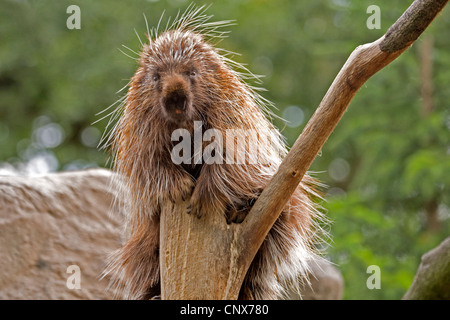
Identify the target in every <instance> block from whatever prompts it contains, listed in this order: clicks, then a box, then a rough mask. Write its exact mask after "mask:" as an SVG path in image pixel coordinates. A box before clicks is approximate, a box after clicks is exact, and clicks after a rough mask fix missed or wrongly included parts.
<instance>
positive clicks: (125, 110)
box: [104, 6, 321, 299]
mask: <svg viewBox="0 0 450 320" xmlns="http://www.w3.org/2000/svg"><path fill="white" fill-rule="evenodd" d="M205 10H206V9H205V8H204V7H194V6H190V7H189V8H188V10H187V11H186V12H185V13H184V14H182V15H181V16H179V17H177V18H176V19H175V21H174V22H173V23H172V24H171V26H167V27H166V29H165V30H164V31H162V32H161V33H159V34H158V31H157V29H152V31H151V32H149V35H148V38H149V43H148V44H145V45H143V47H142V51H141V53H140V57H139V60H138V61H139V66H138V69H137V71H136V73H135V75H134V76H133V77H132V79H131V81H130V83H129V89H128V92H127V94H126V96H125V97H124V99H123V100H122V103H121V105H120V106H119V108H118V109H117V110H116V112H114V114H116V115H117V113H119V115H120V118H119V120H118V121H117V124H116V125H115V126H114V127H113V128H112V130H111V132H110V134H109V136H108V137H109V138H108V139H109V140H108V141H109V142H108V143H107V144H106V145H109V146H110V149H111V150H112V151H111V152H112V154H113V157H114V170H115V171H116V172H117V173H118V174H119V175H120V176H121V177H123V179H122V180H120V181H117V184H119V185H120V186H121V189H122V192H120V197H119V198H118V199H117V202H118V203H119V205H122V206H124V208H125V211H126V212H127V219H126V234H127V236H128V240H127V241H126V242H125V243H124V244H123V246H122V247H121V248H120V249H118V250H116V251H115V252H114V253H113V254H112V255H111V257H110V260H109V263H108V266H107V268H106V269H105V271H104V275H108V276H110V277H111V283H110V285H111V286H112V287H115V289H116V291H117V290H118V291H119V292H121V294H122V295H123V296H124V297H125V298H131V299H149V298H152V297H155V296H158V295H159V294H160V275H159V215H160V210H161V204H163V203H165V202H167V201H171V202H175V201H177V200H179V199H181V200H183V201H184V200H188V199H189V201H190V202H189V207H188V213H190V214H194V215H196V216H197V217H198V218H200V219H201V217H202V215H204V214H222V213H223V212H225V217H224V220H225V221H226V223H228V224H230V223H241V222H242V221H243V220H244V219H245V216H246V215H247V213H248V212H249V210H250V209H251V206H252V204H253V203H254V201H255V200H256V199H257V198H258V196H259V195H260V193H261V192H262V190H263V189H264V187H265V186H266V184H267V183H268V182H269V180H270V178H271V177H272V176H273V174H274V173H275V172H276V170H277V168H278V166H279V164H280V163H281V160H282V158H283V156H284V155H285V154H286V152H287V148H286V145H285V143H284V141H283V138H282V135H281V134H280V132H279V131H278V130H277V129H276V128H275V127H274V125H273V124H272V123H271V122H270V121H269V120H268V117H270V116H271V115H272V114H271V112H270V111H269V110H270V107H271V106H272V105H271V103H270V102H269V101H268V100H266V99H264V98H263V97H262V96H261V95H260V94H259V93H258V92H257V88H255V87H253V86H250V85H249V84H247V83H246V80H247V78H248V77H252V76H253V75H252V74H251V73H250V72H249V71H248V70H247V69H246V68H245V67H243V66H242V65H240V64H238V63H235V62H234V61H233V60H231V59H230V58H228V53H229V52H227V51H224V50H222V49H219V48H217V47H216V44H214V43H213V40H214V39H216V38H222V37H223V35H224V34H225V33H224V32H222V31H221V30H222V29H220V28H221V27H224V26H227V25H229V24H230V21H219V22H210V19H211V17H212V16H209V15H206V14H205ZM158 26H159V24H158ZM194 121H201V124H202V129H203V131H205V130H207V129H211V128H213V129H215V130H219V131H220V132H225V131H226V130H228V129H240V130H246V131H245V132H248V130H250V131H253V132H258V133H262V135H261V136H265V137H268V139H257V142H256V143H257V148H256V150H257V155H256V154H252V153H249V152H248V150H247V151H246V152H247V154H246V156H248V158H246V161H244V162H243V163H234V164H228V163H223V164H217V163H212V164H206V163H191V164H185V163H184V164H175V163H174V162H173V161H172V158H171V153H170V152H171V150H172V148H173V146H174V142H173V141H172V140H171V134H172V132H173V131H174V130H176V129H179V128H183V129H186V130H187V131H188V132H191V133H192V131H193V130H194ZM238 132H239V131H238ZM240 132H244V131H240ZM224 136H225V134H224ZM237 138H238V139H239V138H241V139H245V137H239V136H238V137H237ZM226 153H227V149H226V144H225V146H224V147H223V154H226ZM252 157H253V158H252ZM255 157H257V159H258V161H249V160H248V159H255ZM192 162H193V161H192ZM314 186H315V180H314V179H312V178H311V177H310V176H309V175H308V174H307V175H305V176H304V178H303V180H302V182H301V183H300V185H299V186H298V188H297V189H296V191H295V192H294V194H293V195H292V197H291V199H290V201H289V202H288V204H287V205H286V207H285V208H284V210H283V211H282V213H281V215H280V217H279V218H278V220H277V221H276V222H275V224H274V226H273V227H272V229H271V231H270V232H269V234H268V235H267V237H266V239H265V241H264V242H263V244H262V246H261V248H260V249H259V251H258V253H257V255H256V256H255V258H254V260H253V262H252V264H251V266H250V268H249V270H248V272H247V274H246V277H245V280H244V282H243V285H242V288H241V291H240V294H239V298H240V299H277V298H281V297H282V296H283V293H284V289H285V288H287V287H289V286H290V285H292V284H295V283H298V279H299V278H303V279H306V274H307V270H308V263H309V262H310V260H311V259H314V258H316V257H317V256H316V250H315V248H314V239H315V236H316V235H317V230H319V229H320V228H319V227H317V223H316V221H318V218H319V217H320V216H321V214H320V212H319V211H318V210H317V208H316V205H315V203H314V201H313V200H312V197H314V196H317V192H316V191H315V189H314Z"/></svg>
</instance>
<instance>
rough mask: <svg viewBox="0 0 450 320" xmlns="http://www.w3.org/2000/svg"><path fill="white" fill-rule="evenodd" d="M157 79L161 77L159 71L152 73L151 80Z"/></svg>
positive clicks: (156, 80)
mask: <svg viewBox="0 0 450 320" xmlns="http://www.w3.org/2000/svg"><path fill="white" fill-rule="evenodd" d="M159 79H161V76H160V75H159V73H155V74H153V75H152V80H153V82H158V81H159Z"/></svg>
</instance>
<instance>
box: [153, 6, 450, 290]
mask: <svg viewBox="0 0 450 320" xmlns="http://www.w3.org/2000/svg"><path fill="white" fill-rule="evenodd" d="M447 2H448V0H435V1H431V0H428V1H427V0H416V1H414V3H413V4H412V5H411V6H410V7H409V8H408V9H407V10H406V11H405V13H404V14H403V15H402V16H401V17H400V18H399V19H398V20H397V22H395V23H394V24H393V25H392V26H391V28H389V30H388V31H387V33H386V34H385V35H384V36H383V37H381V38H380V39H378V40H376V41H375V42H373V43H370V44H365V45H362V46H359V47H357V48H356V49H355V50H354V51H353V52H352V54H351V55H350V57H349V58H348V60H347V62H346V63H345V64H344V66H343V67H342V69H341V71H340V72H339V74H338V75H337V76H336V78H335V80H334V82H333V84H332V85H331V87H330V88H329V90H328V92H327V93H326V94H325V97H324V98H323V100H322V102H321V103H320V105H319V107H318V108H317V110H316V112H315V113H314V115H313V116H312V118H311V119H310V121H309V122H308V124H307V125H306V127H305V129H304V130H303V132H302V134H301V135H300V136H299V138H298V139H297V141H296V142H295V144H294V146H293V147H292V148H291V150H290V152H289V153H288V155H287V156H286V157H285V159H284V160H283V162H282V164H281V165H280V167H279V169H278V172H277V173H276V174H275V175H274V177H273V178H272V180H271V182H270V183H269V184H268V186H267V187H266V188H265V189H264V191H263V192H262V194H261V196H260V197H259V199H258V200H257V201H256V202H255V204H254V205H253V208H252V210H251V211H250V213H249V214H248V216H247V218H246V219H245V221H244V222H243V223H242V224H239V225H237V224H232V225H226V223H225V219H223V217H222V216H221V215H214V214H210V215H206V217H203V218H202V219H200V220H198V219H196V218H194V217H192V216H190V215H187V214H186V207H187V202H182V203H181V202H180V203H177V204H175V206H172V205H170V204H167V205H166V206H165V207H163V210H162V211H163V212H162V215H161V244H160V257H161V258H160V259H161V260H160V264H161V286H162V288H161V290H162V292H161V296H162V299H237V297H238V294H239V290H240V287H241V285H242V281H243V279H244V277H245V274H246V272H247V269H248V267H249V266H250V264H251V262H252V261H253V258H254V256H255V254H256V252H257V251H258V249H259V247H260V246H261V244H262V242H263V241H264V239H265V237H266V235H267V233H268V232H269V230H270V229H271V228H272V225H273V224H274V222H275V221H276V219H277V218H278V216H279V215H280V213H281V210H282V209H283V207H284V206H285V204H286V203H287V201H288V200H289V198H290V197H291V195H292V193H293V192H294V190H295V188H296V187H297V186H298V184H299V183H300V181H301V180H302V178H303V176H304V174H305V173H306V171H307V170H308V168H309V167H310V165H311V163H312V162H313V160H314V158H315V157H316V155H317V154H318V152H319V151H320V149H321V148H322V146H323V145H324V144H325V142H326V140H327V139H328V137H329V136H330V134H331V132H332V131H333V130H334V128H335V127H336V125H337V123H338V122H339V120H340V119H341V117H342V115H343V114H344V112H345V111H346V109H347V107H348V105H349V104H350V102H351V100H352V99H353V97H354V96H355V94H356V92H357V91H358V90H359V88H360V87H361V86H362V85H363V84H364V83H365V82H366V81H367V79H369V78H370V77H371V76H372V75H374V74H375V73H376V72H378V71H379V70H380V69H382V68H383V67H385V66H386V65H388V64H389V63H390V62H392V61H393V60H395V59H396V58H397V57H398V56H399V55H401V54H402V53H403V52H404V51H405V50H406V49H407V48H408V47H409V46H411V44H412V43H413V42H414V41H415V40H416V39H417V38H418V37H419V35H420V34H421V33H422V32H423V31H424V30H425V29H426V27H427V26H428V25H429V24H430V23H431V21H432V20H433V19H434V18H435V16H436V15H437V14H438V13H439V12H440V11H441V10H442V9H443V7H444V6H445V5H446V3H447Z"/></svg>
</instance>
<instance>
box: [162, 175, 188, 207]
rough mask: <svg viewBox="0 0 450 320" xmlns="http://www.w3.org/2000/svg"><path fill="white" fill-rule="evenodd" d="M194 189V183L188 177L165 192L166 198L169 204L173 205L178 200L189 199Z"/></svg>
mask: <svg viewBox="0 0 450 320" xmlns="http://www.w3.org/2000/svg"><path fill="white" fill-rule="evenodd" d="M193 189H194V182H193V181H192V179H191V178H190V177H189V176H185V177H182V178H181V179H180V180H178V182H177V183H176V184H174V185H173V186H172V187H171V188H169V189H168V190H167V191H168V193H167V197H168V199H169V200H170V202H172V203H175V202H177V201H179V200H181V201H186V200H187V199H189V197H190V195H191V194H192V190H193Z"/></svg>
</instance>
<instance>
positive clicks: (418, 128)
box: [0, 0, 450, 299]
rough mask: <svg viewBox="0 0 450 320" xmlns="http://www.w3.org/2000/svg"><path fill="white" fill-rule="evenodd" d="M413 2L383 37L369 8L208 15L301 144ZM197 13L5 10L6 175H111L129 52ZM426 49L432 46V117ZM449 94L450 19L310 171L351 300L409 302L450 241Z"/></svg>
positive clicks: (2, 122) (223, 6)
mask: <svg viewBox="0 0 450 320" xmlns="http://www.w3.org/2000/svg"><path fill="white" fill-rule="evenodd" d="M410 2H411V1H387V0H382V1H376V4H377V5H378V6H379V7H380V9H381V29H373V30H370V29H368V28H367V27H366V20H367V18H368V17H369V14H367V13H366V9H367V7H368V6H369V5H372V4H374V3H373V1H369V0H363V1H360V0H358V1H357V0H321V1H298V0H283V1H268V0H246V1H239V0H229V1H220V2H219V1H216V2H213V4H212V6H211V8H210V9H209V11H208V12H209V13H211V14H214V17H215V19H218V20H222V19H233V20H236V25H235V26H232V27H230V28H229V29H230V30H231V31H232V34H231V36H230V37H229V38H227V39H225V40H224V41H222V42H221V43H220V46H222V47H224V48H226V49H228V50H231V51H233V52H238V53H241V55H236V56H234V57H233V58H234V59H235V60H237V61H239V62H242V63H246V64H247V65H248V67H249V68H250V70H252V71H253V72H254V73H256V74H263V75H265V78H264V79H263V86H264V87H265V88H267V89H268V92H266V93H265V94H264V96H265V97H266V98H268V99H269V100H271V101H273V102H274V103H275V105H276V106H277V107H278V110H274V111H275V113H277V114H278V115H280V116H283V112H284V110H290V111H289V112H290V113H289V115H291V114H292V112H294V113H295V110H298V112H301V113H302V114H301V115H302V116H303V115H304V117H303V118H302V117H300V118H298V119H300V120H299V121H298V122H297V123H296V124H295V125H292V126H289V125H286V124H284V123H283V122H281V121H279V120H277V119H275V120H274V121H275V124H276V125H277V126H278V127H279V128H280V129H282V132H283V134H284V135H285V137H286V139H287V141H288V143H289V144H292V143H293V142H294V141H295V139H296V138H297V136H298V135H299V134H300V132H301V130H302V128H303V126H304V125H305V123H306V121H307V119H309V117H310V116H311V115H312V113H313V112H314V110H315V108H316V107H317V106H318V104H319V102H320V101H321V99H322V97H323V95H324V94H325V92H326V90H327V89H328V87H329V86H330V84H331V82H332V81H333V79H334V77H335V75H336V74H337V72H338V71H339V69H340V68H341V66H342V65H343V64H344V62H345V60H346V59H347V57H348V55H349V54H350V52H351V51H352V50H353V49H354V48H355V47H356V46H358V45H360V44H363V43H367V42H372V41H374V40H376V39H377V38H379V37H380V36H382V35H383V34H384V33H385V32H386V30H387V28H388V27H389V26H390V25H391V24H392V23H393V22H395V20H396V19H397V18H398V17H399V16H400V15H401V14H402V12H403V11H404V10H405V9H406V8H407V7H408V6H409V4H410ZM196 3H197V4H199V5H201V4H203V3H205V2H202V1H198V2H196ZM209 3H211V1H209V2H206V4H209ZM71 4H76V5H78V6H79V7H80V9H81V29H80V30H69V29H68V28H67V27H66V20H67V18H68V17H69V15H70V14H68V13H66V9H67V7H68V6H69V5H71ZM188 5H189V2H185V1H179V0H170V1H133V2H131V1H128V2H124V1H123V2H112V1H86V0H80V1H76V2H73V1H65V0H58V1H56V0H53V1H51V0H35V1H31V0H30V1H25V0H23V1H18V0H17V1H13V0H1V2H0V6H1V10H0V39H1V43H2V45H1V46H0V171H1V168H3V169H4V168H11V167H14V168H18V169H21V168H22V169H23V168H30V166H31V169H33V166H32V165H31V164H34V165H36V166H38V167H39V165H42V163H44V164H46V167H45V166H44V167H45V168H46V169H47V170H48V171H53V170H68V169H79V168H85V167H90V166H105V165H106V154H105V152H103V151H99V150H98V149H97V143H98V140H99V138H100V135H101V133H102V132H103V130H104V128H105V126H106V124H107V121H106V120H105V121H100V122H98V123H96V124H95V125H92V123H93V122H95V121H96V120H97V119H99V116H96V113H98V112H100V111H101V110H103V109H105V108H106V107H107V106H109V105H110V104H112V103H114V102H115V101H116V100H117V99H118V98H120V97H121V96H122V95H123V94H124V92H125V91H122V92H121V93H117V91H118V90H119V89H120V88H122V87H124V86H125V85H126V84H127V82H128V79H129V78H130V77H131V76H132V74H133V72H134V70H135V69H136V62H135V61H134V60H133V59H130V58H129V57H127V56H126V55H124V54H122V53H121V52H120V51H119V50H118V49H120V50H122V51H124V52H126V53H127V54H129V55H132V56H133V55H134V54H133V53H132V52H131V51H129V50H128V49H126V48H125V47H124V46H126V47H129V48H131V49H133V50H134V51H139V48H140V43H139V40H138V37H137V36H136V34H135V30H136V33H137V34H139V36H140V37H141V38H144V36H145V33H146V26H145V20H144V17H143V14H145V16H146V17H147V19H148V21H149V25H150V27H152V26H156V24H157V22H158V20H159V17H160V16H161V14H162V12H163V11H165V16H166V17H168V16H172V17H174V16H175V15H176V13H177V11H178V10H179V9H181V11H183V10H184V9H185V8H186V7H187V6H188ZM423 39H432V40H433V46H432V52H431V61H432V63H433V73H432V78H431V81H432V85H433V92H432V101H433V109H432V110H431V112H429V113H427V114H424V112H423V108H424V106H423V104H424V103H423V96H422V95H421V90H420V88H421V84H422V82H423V81H424V79H423V76H422V75H421V71H420V70H421V65H422V64H423V61H422V57H421V55H420V48H421V46H422V45H423ZM449 83H450V15H449V9H448V8H446V9H444V11H443V12H442V13H441V14H440V15H439V16H438V17H437V19H436V20H435V21H434V22H433V24H432V25H431V26H430V27H429V29H427V30H426V32H425V33H424V34H423V35H422V37H421V38H420V39H419V40H418V41H417V43H415V44H414V45H413V47H412V48H410V49H409V50H408V51H407V52H406V53H405V54H403V55H402V56H401V57H400V58H399V59H397V60H396V61H394V62H393V63H392V64H391V65H389V66H388V67H387V68H385V69H383V70H382V71H380V72H379V73H378V74H376V75H375V76H374V77H372V78H371V79H370V80H369V81H368V82H367V83H366V84H365V85H364V87H363V88H362V89H361V90H360V92H359V93H358V94H357V95H356V97H355V99H354V100H353V102H352V103H351V105H350V107H349V110H348V111H347V113H346V114H345V116H344V117H343V119H342V121H341V122H340V123H339V125H338V127H337V128H336V130H335V132H334V133H333V135H332V136H331V137H330V139H329V141H328V142H327V144H326V145H325V147H324V148H323V150H322V152H321V154H320V156H319V157H318V158H317V159H316V160H315V162H314V164H313V166H312V168H311V169H312V170H315V171H318V173H317V174H316V176H317V177H318V178H319V179H320V180H322V181H324V182H325V183H326V184H327V185H328V188H327V189H326V190H324V191H325V192H326V199H327V202H325V203H323V206H324V207H325V208H326V210H327V214H328V216H329V217H330V219H331V220H332V221H333V224H332V226H331V238H332V241H331V246H330V248H329V249H328V256H329V258H330V259H331V260H332V261H333V262H334V263H336V264H337V265H338V267H339V268H340V269H341V270H342V272H343V275H344V278H345V284H346V289H345V298H347V299H399V298H401V296H402V295H403V294H404V293H405V291H406V290H407V288H408V287H409V285H410V283H411V281H412V279H413V276H414V274H415V272H416V269H417V266H418V264H419V262H420V256H421V255H422V254H423V253H425V252H426V251H428V250H430V249H431V248H433V247H434V246H436V245H437V244H438V243H439V242H440V241H442V239H443V238H444V237H445V236H446V235H448V234H449V233H450V232H449V231H450V222H449V221H450V219H449V217H450V208H449V207H450V205H449V195H450V191H449V187H450V108H449V99H450V86H449ZM289 106H291V108H289V109H288V108H287V107H289ZM292 106H295V107H294V108H292ZM286 112H287V111H286ZM287 114H288V113H286V114H285V115H287ZM298 119H297V120H298ZM302 119H304V121H302ZM39 156H41V157H40V158H39ZM36 159H41V160H42V159H43V160H42V161H43V162H42V161H41V162H39V161H37V160H36ZM33 161H34V162H33ZM27 165H28V166H27ZM31 169H30V170H31ZM433 221H434V224H433V223H431V222H433ZM369 265H378V266H379V267H380V268H381V289H380V290H376V289H373V290H369V289H368V288H367V287H366V279H367V278H368V276H369V275H370V274H367V273H366V270H367V267H368V266H369Z"/></svg>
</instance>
